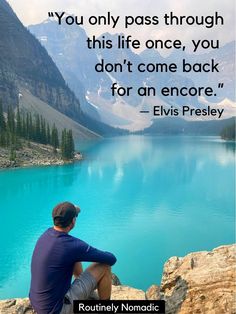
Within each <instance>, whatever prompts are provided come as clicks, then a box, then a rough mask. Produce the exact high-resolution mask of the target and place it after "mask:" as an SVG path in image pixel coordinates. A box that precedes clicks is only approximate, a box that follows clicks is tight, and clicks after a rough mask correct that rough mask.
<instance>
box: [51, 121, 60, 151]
mask: <svg viewBox="0 0 236 314" xmlns="http://www.w3.org/2000/svg"><path fill="white" fill-rule="evenodd" d="M51 145H52V146H53V148H54V151H55V152H56V149H57V148H58V147H59V138H58V130H57V128H56V126H55V124H53V127H52V135H51Z"/></svg>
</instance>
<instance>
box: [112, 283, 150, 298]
mask: <svg viewBox="0 0 236 314" xmlns="http://www.w3.org/2000/svg"><path fill="white" fill-rule="evenodd" d="M111 299H112V300H145V299H146V298H145V292H144V291H143V290H139V289H135V288H131V287H128V286H112V293H111Z"/></svg>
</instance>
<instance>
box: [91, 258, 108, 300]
mask: <svg viewBox="0 0 236 314" xmlns="http://www.w3.org/2000/svg"><path fill="white" fill-rule="evenodd" d="M86 271H89V272H90V273H91V274H92V276H93V277H94V278H95V279H96V281H97V289H98V295H99V299H100V300H109V299H110V298H111V285H112V280H111V267H110V266H109V265H105V264H99V263H93V264H92V265H91V266H89V267H88V268H87V269H86Z"/></svg>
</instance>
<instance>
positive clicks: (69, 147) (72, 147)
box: [67, 130, 75, 159]
mask: <svg viewBox="0 0 236 314" xmlns="http://www.w3.org/2000/svg"><path fill="white" fill-rule="evenodd" d="M74 153H75V144H74V140H73V134H72V130H69V131H68V132H67V154H68V159H73V158H74Z"/></svg>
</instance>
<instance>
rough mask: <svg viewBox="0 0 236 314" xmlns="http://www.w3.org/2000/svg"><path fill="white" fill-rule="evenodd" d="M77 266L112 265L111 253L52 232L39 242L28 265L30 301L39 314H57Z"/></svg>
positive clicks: (65, 234)
mask: <svg viewBox="0 0 236 314" xmlns="http://www.w3.org/2000/svg"><path fill="white" fill-rule="evenodd" d="M76 262H98V263H103V264H108V265H110V266H112V265H114V264H115V262H116V258H115V256H114V255H113V254H112V253H109V252H103V251H100V250H98V249H95V248H93V247H92V246H90V245H88V244H87V243H86V242H84V241H82V240H80V239H77V238H75V237H73V236H71V235H69V234H68V233H65V232H60V231H57V230H55V229H54V228H49V229H48V230H46V231H45V232H44V233H43V234H42V236H41V237H40V238H39V239H38V241H37V243H36V246H35V249H34V252H33V256H32V261H31V286H30V293H29V298H30V301H31V304H32V306H33V308H34V310H35V311H36V312H37V313H38V314H49V313H50V314H57V313H60V311H61V308H62V305H63V299H64V296H65V294H66V292H67V291H68V289H69V288H70V285H71V279H72V275H73V268H74V264H75V263H76Z"/></svg>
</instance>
